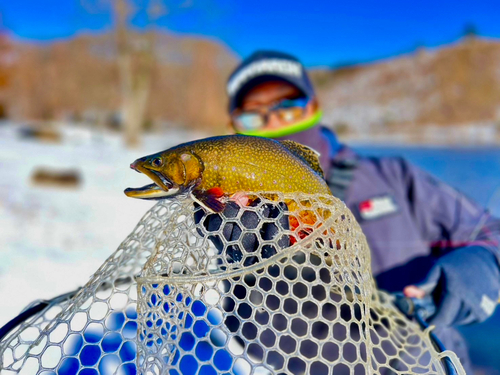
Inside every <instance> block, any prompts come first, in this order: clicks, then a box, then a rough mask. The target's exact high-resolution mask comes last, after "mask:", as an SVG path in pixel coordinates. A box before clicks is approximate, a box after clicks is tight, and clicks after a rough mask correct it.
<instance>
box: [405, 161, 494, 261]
mask: <svg viewBox="0 0 500 375" xmlns="http://www.w3.org/2000/svg"><path fill="white" fill-rule="evenodd" d="M397 160H398V163H399V165H400V173H401V175H400V176H401V178H402V179H403V181H402V182H403V184H402V186H403V188H404V190H405V191H404V194H406V196H407V200H408V202H409V205H410V209H411V212H412V215H413V216H414V220H415V222H416V224H417V226H418V228H419V229H420V231H421V233H422V237H423V238H424V239H426V240H427V241H428V242H429V246H430V247H432V248H435V249H438V250H441V251H442V252H446V251H449V250H452V249H456V248H462V247H466V246H481V247H484V248H486V249H488V250H489V251H490V252H491V253H492V254H493V255H494V256H495V258H496V259H497V260H498V261H500V246H499V245H500V220H499V219H497V218H495V217H493V216H491V214H490V213H489V212H488V211H487V210H485V209H484V208H482V207H481V206H479V205H478V204H477V203H476V202H474V201H473V200H471V199H469V198H467V197H466V196H465V195H464V194H462V193H460V192H458V191H456V190H455V189H453V188H452V187H451V186H449V185H447V184H445V183H443V182H441V181H439V180H438V179H436V178H435V177H433V176H432V175H430V174H428V173H426V172H424V171H423V170H421V169H420V168H418V167H416V166H414V165H412V164H410V163H409V162H407V161H406V160H404V159H397Z"/></svg>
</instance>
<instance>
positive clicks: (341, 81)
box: [0, 33, 500, 141]
mask: <svg viewBox="0 0 500 375" xmlns="http://www.w3.org/2000/svg"><path fill="white" fill-rule="evenodd" d="M155 38H156V48H155V65H154V66H155V67H154V72H153V84H152V88H151V95H150V97H149V101H148V108H147V116H146V119H147V124H146V125H148V126H152V127H155V126H156V127H164V126H168V124H176V125H180V126H186V127H190V128H195V129H205V130H209V129H212V130H213V132H214V133H218V132H222V131H224V130H225V129H226V124H227V121H228V116H227V114H226V108H227V107H226V106H227V98H226V93H225V83H226V80H227V77H228V76H229V74H230V73H231V71H232V69H233V68H234V67H235V66H236V65H237V63H238V61H239V58H238V57H237V56H236V55H235V54H233V53H232V52H231V51H230V50H229V49H228V48H227V47H226V46H224V45H223V44H222V43H220V42H219V41H216V40H210V39H202V38H198V37H185V36H183V37H179V36H174V35H170V34H166V33H160V34H158V35H156V36H155ZM116 48H117V47H116V41H115V39H114V36H113V35H112V34H109V35H82V36H79V37H77V38H74V39H71V40H66V41H59V42H54V43H48V44H34V43H24V42H18V41H13V40H7V39H6V38H5V37H3V38H2V39H0V117H1V116H2V115H7V116H8V117H10V118H12V119H15V120H26V119H71V120H81V119H83V120H88V122H91V123H106V124H108V125H109V124H113V123H115V124H117V123H119V115H118V114H119V111H120V80H119V74H118V67H117V61H116V56H117V52H116ZM311 75H312V78H313V81H314V83H315V86H316V88H317V91H318V94H319V96H320V100H321V103H322V105H323V108H324V112H325V117H324V120H325V123H326V124H328V125H331V126H333V127H334V128H336V129H337V131H339V132H345V133H349V134H351V135H354V136H359V135H362V136H366V135H370V137H371V138H370V139H372V138H373V137H372V135H384V134H385V135H392V134H396V133H401V132H403V133H404V132H410V133H412V134H417V133H418V134H421V133H423V132H424V131H425V129H431V128H432V129H434V132H435V131H436V129H437V131H438V133H439V132H441V133H443V134H444V135H445V136H446V137H448V135H449V134H451V133H450V132H449V131H447V130H446V129H447V128H448V127H449V126H453V127H455V129H458V128H459V127H469V128H471V127H472V128H474V127H475V128H478V127H483V128H485V129H486V130H487V131H486V132H485V133H484V132H483V133H484V134H483V138H488V139H489V138H490V134H496V131H497V130H496V129H497V128H499V129H500V127H499V126H497V124H500V40H495V39H482V38H477V37H466V38H463V39H461V40H459V41H457V42H455V43H452V44H449V45H446V46H441V47H437V48H432V49H428V48H419V49H417V50H415V51H414V52H413V53H409V54H405V55H401V56H397V57H393V58H388V59H386V60H382V61H378V62H373V63H369V64H359V65H347V66H343V67H340V68H336V69H315V70H311ZM492 129H493V130H492ZM469 130H470V129H469ZM492 132H493V133H492ZM469 133H470V132H469ZM456 134H457V135H456V138H457V139H458V140H459V139H460V137H462V138H463V135H461V134H462V133H459V132H456ZM464 134H465V133H464ZM467 134H468V133H467ZM431 136H432V137H434V136H433V135H432V134H431ZM432 137H431V138H432ZM424 141H425V140H424Z"/></svg>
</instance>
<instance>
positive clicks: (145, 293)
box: [0, 193, 463, 375]
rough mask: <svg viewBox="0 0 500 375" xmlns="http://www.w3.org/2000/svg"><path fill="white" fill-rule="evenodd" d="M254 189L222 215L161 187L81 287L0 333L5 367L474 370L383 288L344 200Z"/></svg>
mask: <svg viewBox="0 0 500 375" xmlns="http://www.w3.org/2000/svg"><path fill="white" fill-rule="evenodd" d="M251 197H252V200H251V202H252V203H251V204H250V205H249V206H248V207H238V206H236V205H235V204H232V205H231V204H230V205H229V206H228V209H226V211H225V212H224V214H222V215H215V214H208V213H206V212H205V211H204V210H203V209H202V208H201V207H199V206H197V205H193V201H191V200H190V199H182V200H162V201H159V202H158V203H157V204H156V205H155V206H154V207H153V208H152V209H151V210H150V211H148V212H147V214H146V215H145V216H144V217H143V218H142V219H141V221H140V222H139V224H138V225H137V227H136V228H135V230H134V231H133V233H132V234H130V235H129V236H128V237H127V239H126V240H125V241H124V242H123V243H122V244H121V245H120V247H119V248H118V250H117V251H116V252H115V253H114V254H113V255H112V256H111V257H110V258H108V260H107V261H106V262H105V263H104V264H103V265H102V266H101V267H100V268H99V269H98V270H97V272H96V273H95V274H94V275H93V277H92V278H91V280H90V281H89V282H88V283H87V285H85V287H83V288H82V289H81V290H80V291H79V292H78V294H77V295H76V296H75V297H73V298H72V299H71V300H70V301H65V302H62V303H61V302H55V303H53V304H52V305H51V306H50V307H49V308H48V309H46V310H45V311H43V312H41V313H39V314H38V315H35V316H33V317H32V318H30V319H29V320H28V321H26V322H24V323H23V324H22V325H21V326H19V327H18V328H17V329H15V330H14V331H12V332H10V333H9V335H8V336H7V337H5V338H4V340H3V341H2V342H0V370H1V371H0V372H1V374H2V375H4V374H10V373H21V374H44V375H49V374H61V375H73V374H75V375H76V374H81V375H92V374H103V375H105V374H119V375H122V374H123V375H125V374H136V373H141V374H169V375H174V374H193V375H194V374H199V375H209V374H238V375H246V374H248V375H250V374H314V375H322V374H336V375H343V374H355V375H358V374H414V373H416V374H445V370H444V368H443V366H442V364H441V362H440V359H441V358H442V357H443V356H448V357H450V358H451V360H452V361H453V362H454V363H455V366H456V367H457V368H459V369H460V371H463V370H461V369H462V368H461V366H460V364H459V361H458V359H457V357H456V355H455V354H454V353H452V352H445V353H437V352H436V351H435V350H434V348H433V346H432V344H431V342H430V340H429V337H428V333H424V332H421V331H420V330H419V328H418V326H417V325H416V324H414V323H412V322H410V321H408V320H407V319H406V318H405V317H404V316H403V315H402V314H400V313H399V312H398V311H397V310H396V309H395V308H394V307H393V306H392V304H391V303H390V302H389V299H388V298H387V295H385V294H383V293H379V292H377V291H376V288H375V285H374V281H373V278H372V275H371V271H370V254H369V249H368V246H367V244H366V240H365V237H364V235H363V234H362V232H361V229H360V227H359V225H358V224H357V223H356V221H355V219H354V218H353V216H352V214H351V212H350V211H349V210H348V209H347V208H346V207H345V205H344V204H343V203H342V202H341V201H340V200H338V199H336V198H334V197H331V196H305V195H284V194H281V193H273V194H265V195H262V194H260V195H259V194H252V195H251ZM278 202H281V203H278Z"/></svg>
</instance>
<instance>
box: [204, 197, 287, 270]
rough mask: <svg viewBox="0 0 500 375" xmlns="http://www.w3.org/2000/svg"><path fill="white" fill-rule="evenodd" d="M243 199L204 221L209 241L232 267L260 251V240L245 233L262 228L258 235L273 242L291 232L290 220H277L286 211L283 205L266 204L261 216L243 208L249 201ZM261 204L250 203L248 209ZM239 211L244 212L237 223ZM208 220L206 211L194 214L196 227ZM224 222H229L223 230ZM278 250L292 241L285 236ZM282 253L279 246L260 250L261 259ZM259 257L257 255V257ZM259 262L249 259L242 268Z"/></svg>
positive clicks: (251, 234) (262, 208) (254, 257)
mask: <svg viewBox="0 0 500 375" xmlns="http://www.w3.org/2000/svg"><path fill="white" fill-rule="evenodd" d="M242 199H243V198H242V197H240V196H239V197H238V199H237V202H236V201H229V202H228V203H227V205H226V208H225V209H224V211H223V212H221V213H220V214H209V215H207V217H206V218H205V220H203V223H201V225H203V226H204V227H205V229H206V231H207V232H208V233H213V234H209V236H208V238H209V239H210V241H212V243H213V244H214V245H215V247H216V248H217V250H219V252H221V253H222V252H225V254H224V255H225V257H226V260H227V261H228V262H230V263H235V262H240V261H241V260H242V259H243V255H244V253H245V254H255V252H256V251H257V249H258V248H259V244H260V243H259V238H258V236H255V235H254V234H253V233H248V232H247V233H245V232H246V231H245V229H255V228H259V227H260V230H259V234H260V237H261V239H262V240H264V241H269V240H273V239H274V238H275V237H276V236H277V235H279V233H280V232H281V231H283V230H288V229H289V222H288V217H287V216H286V215H282V216H281V217H280V218H279V219H277V218H278V216H279V214H280V212H283V211H287V207H286V205H285V204H284V203H282V202H280V203H267V204H264V205H263V206H262V207H261V209H260V215H258V214H257V213H256V212H254V211H253V210H250V209H246V207H245V206H242V202H245V204H246V203H248V200H245V201H243V200H242ZM259 203H260V201H259V200H256V201H253V202H251V203H250V205H249V207H255V206H257V205H258V204H259ZM240 210H243V211H244V212H243V213H242V214H241V216H240V218H239V219H238V218H237V217H238V213H239V211H240ZM204 216H205V212H204V211H203V210H197V211H196V212H195V217H194V219H195V223H196V224H200V221H201V220H202V219H203V217H204ZM223 218H225V219H226V224H225V225H224V227H223V228H222V230H220V227H221V225H222V222H223ZM262 219H276V220H275V221H271V222H267V220H266V222H265V223H263V224H262V225H260V224H261V223H260V222H261V220H262ZM198 233H200V234H203V233H202V230H201V229H198ZM236 240H239V244H237V245H226V246H225V242H228V241H236ZM277 244H278V247H279V248H280V249H283V248H286V247H288V246H290V239H289V238H288V237H287V236H282V237H281V238H280V239H279V240H278V242H277ZM278 250H279V249H276V246H274V245H270V244H266V245H264V246H262V248H261V249H260V255H261V257H262V259H265V258H269V257H271V256H273V255H274V254H276V253H277V251H278ZM255 255H257V254H255ZM257 261H258V257H257V256H250V257H248V256H247V257H246V259H245V261H244V263H243V265H244V266H249V265H251V264H254V263H256V262H257Z"/></svg>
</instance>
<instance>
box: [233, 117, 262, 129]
mask: <svg viewBox="0 0 500 375" xmlns="http://www.w3.org/2000/svg"><path fill="white" fill-rule="evenodd" d="M235 125H236V127H237V128H238V129H240V130H256V129H259V128H261V127H262V126H264V119H263V118H262V116H261V115H260V114H258V113H243V114H241V115H239V116H238V117H236V119H235Z"/></svg>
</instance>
